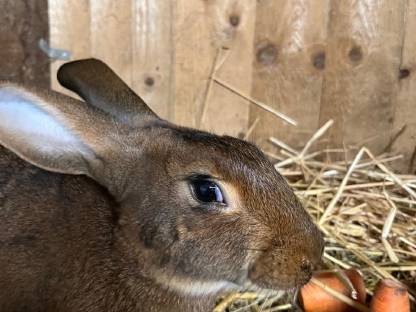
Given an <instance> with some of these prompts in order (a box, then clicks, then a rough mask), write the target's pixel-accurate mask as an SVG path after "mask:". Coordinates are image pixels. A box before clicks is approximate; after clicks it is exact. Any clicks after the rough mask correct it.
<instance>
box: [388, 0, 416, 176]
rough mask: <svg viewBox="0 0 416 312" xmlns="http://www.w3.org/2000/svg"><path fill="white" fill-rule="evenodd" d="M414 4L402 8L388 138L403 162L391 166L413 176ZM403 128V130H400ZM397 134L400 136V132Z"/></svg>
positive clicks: (415, 96)
mask: <svg viewBox="0 0 416 312" xmlns="http://www.w3.org/2000/svg"><path fill="white" fill-rule="evenodd" d="M415 29H416V1H414V0H410V1H408V4H407V6H406V12H405V27H404V40H403V50H402V58H401V62H400V70H399V71H398V72H396V75H397V77H396V79H398V80H399V91H398V94H397V99H396V100H395V102H394V123H393V133H392V136H391V139H392V140H393V142H392V144H391V145H392V153H393V154H402V155H403V156H404V159H403V160H402V161H399V162H397V163H395V167H396V168H397V169H398V170H400V171H402V172H411V173H413V174H414V173H416V160H415V157H416V118H415V112H416V75H415V70H416V54H415V51H416V37H415V34H414V32H415ZM402 129H403V130H402ZM400 132H401V133H400Z"/></svg>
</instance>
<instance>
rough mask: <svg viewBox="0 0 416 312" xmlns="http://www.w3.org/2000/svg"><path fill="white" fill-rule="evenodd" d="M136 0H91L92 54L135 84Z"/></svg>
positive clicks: (127, 81)
mask: <svg viewBox="0 0 416 312" xmlns="http://www.w3.org/2000/svg"><path fill="white" fill-rule="evenodd" d="M132 1H133V0H118V1H112V0H90V10H91V34H92V36H91V55H92V56H93V57H96V58H99V59H101V60H103V61H104V62H106V63H107V64H108V65H109V66H110V67H112V68H113V69H114V71H115V72H116V73H117V74H118V75H119V76H120V77H121V78H122V79H123V80H124V81H125V82H126V83H127V84H128V85H129V86H131V84H132V74H133V68H132V51H133V49H132V46H133V45H132V38H133V10H132V8H133V6H132V5H133V3H132Z"/></svg>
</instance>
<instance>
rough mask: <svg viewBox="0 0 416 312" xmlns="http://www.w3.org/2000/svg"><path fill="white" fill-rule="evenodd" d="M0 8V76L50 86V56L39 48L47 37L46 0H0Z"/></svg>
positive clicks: (3, 78)
mask: <svg viewBox="0 0 416 312" xmlns="http://www.w3.org/2000/svg"><path fill="white" fill-rule="evenodd" d="M0 6H1V10H0V21H1V22H0V42H1V49H0V80H10V81H14V82H19V83H27V84H34V85H37V86H39V87H43V88H46V87H48V86H49V60H48V58H47V57H46V55H45V54H44V53H43V52H42V51H40V49H39V47H38V41H39V39H40V38H44V39H45V40H47V39H48V2H47V0H36V1H23V0H3V1H1V5H0Z"/></svg>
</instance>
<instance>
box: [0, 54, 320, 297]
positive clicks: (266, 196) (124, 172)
mask: <svg viewBox="0 0 416 312" xmlns="http://www.w3.org/2000/svg"><path fill="white" fill-rule="evenodd" d="M58 79H59V81H60V83H61V84H62V85H63V86H65V87H67V88H68V89H70V90H73V91H75V92H76V93H78V95H80V96H81V97H82V98H83V99H84V100H85V103H84V102H81V101H77V100H75V99H71V98H69V97H66V96H63V95H60V94H57V93H53V92H50V91H49V92H45V91H39V90H34V89H23V88H21V87H19V86H15V85H10V84H4V85H2V86H1V88H0V143H1V144H2V145H4V146H6V147H8V148H9V149H10V150H12V151H14V152H15V153H16V154H18V155H20V157H22V158H23V159H25V160H27V161H28V162H30V163H32V164H34V165H36V166H38V167H41V168H43V169H46V170H50V171H55V172H60V173H65V174H76V175H78V174H85V175H87V176H89V177H91V178H92V179H94V180H95V181H97V182H98V183H100V184H101V185H103V186H104V187H105V188H106V189H107V190H108V191H109V193H110V194H111V195H112V196H113V198H114V199H115V201H116V202H117V205H116V207H114V216H115V217H114V218H115V230H114V237H115V238H114V241H115V242H114V246H115V250H117V255H118V257H119V258H120V261H123V263H124V264H125V265H128V266H130V268H131V272H136V271H137V272H140V273H139V274H141V275H143V276H145V277H147V278H149V279H150V280H152V281H154V282H156V283H157V284H161V285H163V286H165V287H167V288H170V289H174V290H175V291H178V292H181V293H185V294H191V295H198V294H207V293H214V292H218V291H220V290H225V289H242V288H247V287H254V288H257V289H274V290H284V289H290V288H294V287H297V286H300V285H302V284H304V283H306V282H307V281H308V280H309V278H310V276H311V272H312V270H313V267H314V265H315V264H317V263H318V262H320V257H321V254H322V249H323V239H322V236H321V233H320V232H319V231H318V229H317V227H316V226H315V225H314V224H313V222H312V221H311V218H310V217H309V215H308V214H307V212H306V211H305V210H304V208H303V207H302V206H301V204H300V203H299V201H298V199H297V198H296V196H295V195H294V193H293V191H292V190H291V188H290V187H289V186H288V184H287V183H286V181H285V180H284V179H283V178H282V176H281V175H279V174H278V172H277V171H276V170H275V169H274V167H273V165H272V164H271V163H270V162H269V160H267V158H266V157H265V156H264V155H263V153H262V152H261V151H260V150H259V149H258V148H257V147H255V146H254V145H252V144H250V143H248V142H245V141H243V140H239V139H236V138H233V137H229V136H217V135H213V134H210V133H206V132H202V131H198V130H194V129H189V128H184V127H179V126H175V125H173V124H171V123H169V122H167V121H165V120H162V119H160V118H158V117H157V116H156V115H155V113H154V112H152V111H151V110H150V109H149V108H148V107H147V106H146V104H145V103H144V102H143V101H142V100H141V99H140V98H139V97H138V96H137V95H136V94H134V93H133V91H132V90H131V89H129V88H128V87H127V85H126V84H124V83H123V82H122V81H121V79H120V78H119V77H118V76H117V75H116V74H115V73H114V72H113V71H112V70H111V69H110V68H109V67H107V66H106V65H105V64H104V63H102V62H100V61H98V60H94V59H89V60H82V61H76V62H71V63H68V64H65V65H64V66H63V67H61V69H60V71H59V73H58ZM89 209H93V208H89ZM121 259H122V260H121Z"/></svg>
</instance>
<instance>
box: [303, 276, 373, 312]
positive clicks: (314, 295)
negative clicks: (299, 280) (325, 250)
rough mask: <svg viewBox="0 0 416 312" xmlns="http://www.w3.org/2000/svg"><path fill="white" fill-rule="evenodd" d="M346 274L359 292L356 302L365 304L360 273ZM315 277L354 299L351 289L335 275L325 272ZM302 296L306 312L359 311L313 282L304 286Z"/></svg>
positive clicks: (363, 287)
mask: <svg viewBox="0 0 416 312" xmlns="http://www.w3.org/2000/svg"><path fill="white" fill-rule="evenodd" d="M344 273H345V275H346V276H347V277H348V279H349V280H350V281H351V283H352V285H353V286H354V288H355V290H356V291H357V298H356V299H354V300H355V301H358V302H359V303H365V300H366V291H365V286H364V281H363V278H362V277H361V275H360V273H359V272H358V271H356V270H346V271H344ZM314 277H315V279H318V280H319V281H321V282H322V283H323V284H325V285H327V286H328V287H330V288H332V289H334V290H336V291H338V292H340V293H342V294H344V295H345V296H347V297H349V298H351V299H353V298H352V294H351V291H350V289H349V287H348V286H347V285H345V283H344V282H343V281H341V280H340V279H339V277H338V276H337V275H336V274H335V273H332V272H323V273H318V274H316V275H315V276H314ZM300 295H301V297H300V302H301V304H302V305H303V308H304V310H305V312H334V311H336V312H352V311H357V310H355V309H354V308H353V307H351V306H350V305H348V304H347V303H345V302H343V301H341V300H339V299H336V298H334V297H333V296H331V295H330V294H329V293H328V292H327V291H325V290H324V289H322V288H321V287H319V286H318V285H316V284H315V283H313V282H309V283H308V284H306V285H305V286H303V287H302V289H301V292H300Z"/></svg>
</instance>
